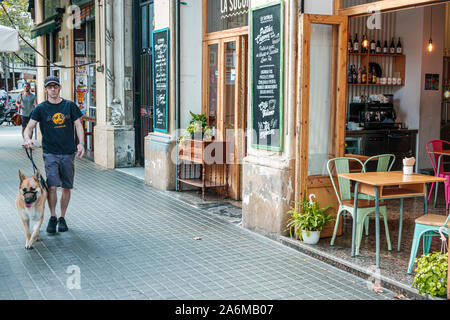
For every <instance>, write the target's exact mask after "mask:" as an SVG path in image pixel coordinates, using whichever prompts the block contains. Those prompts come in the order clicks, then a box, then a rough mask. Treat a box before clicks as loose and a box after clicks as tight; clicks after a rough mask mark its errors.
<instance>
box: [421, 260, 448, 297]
mask: <svg viewBox="0 0 450 320" xmlns="http://www.w3.org/2000/svg"><path fill="white" fill-rule="evenodd" d="M415 262H417V268H416V270H415V271H416V275H415V277H414V282H413V287H414V288H416V289H418V290H419V293H420V294H424V293H427V294H429V295H430V296H443V295H445V293H446V290H447V286H448V284H447V272H448V252H447V253H446V254H441V253H439V252H434V253H429V254H427V255H422V257H420V258H416V259H415Z"/></svg>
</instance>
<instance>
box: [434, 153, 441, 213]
mask: <svg viewBox="0 0 450 320" xmlns="http://www.w3.org/2000/svg"><path fill="white" fill-rule="evenodd" d="M441 157H442V154H441V155H439V158H438V165H437V174H436V176H437V177H439V173H440V169H441ZM438 185H439V182H436V188H435V189H434V207H435V208H436V202H437V194H438Z"/></svg>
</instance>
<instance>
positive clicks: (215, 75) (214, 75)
mask: <svg viewBox="0 0 450 320" xmlns="http://www.w3.org/2000/svg"><path fill="white" fill-rule="evenodd" d="M208 56H209V74H208V83H209V91H208V92H209V101H208V102H209V103H208V106H209V115H208V116H209V125H210V126H212V127H217V97H218V95H217V91H218V88H219V61H218V58H219V45H218V44H211V45H209V46H208Z"/></svg>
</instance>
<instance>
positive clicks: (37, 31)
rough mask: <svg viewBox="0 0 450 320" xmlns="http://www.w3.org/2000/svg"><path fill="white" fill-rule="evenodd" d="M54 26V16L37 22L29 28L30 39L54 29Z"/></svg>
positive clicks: (55, 24)
mask: <svg viewBox="0 0 450 320" xmlns="http://www.w3.org/2000/svg"><path fill="white" fill-rule="evenodd" d="M56 26H57V22H56V17H54V18H52V19H47V20H46V21H44V22H42V23H40V24H38V25H37V26H35V27H34V28H33V29H31V39H34V38H37V37H40V36H43V35H44V34H47V33H50V32H53V31H54V30H55V29H56Z"/></svg>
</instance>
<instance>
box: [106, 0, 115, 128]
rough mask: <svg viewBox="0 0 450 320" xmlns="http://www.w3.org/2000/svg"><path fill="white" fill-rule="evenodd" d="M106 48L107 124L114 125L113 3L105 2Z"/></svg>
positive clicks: (110, 0) (110, 1)
mask: <svg viewBox="0 0 450 320" xmlns="http://www.w3.org/2000/svg"><path fill="white" fill-rule="evenodd" d="M105 47H106V52H105V53H106V61H105V64H106V70H105V71H106V108H107V109H106V110H107V111H106V122H107V123H108V124H109V125H111V124H112V105H113V104H114V103H115V102H117V101H116V100H115V99H114V36H113V3H112V0H106V1H105Z"/></svg>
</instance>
